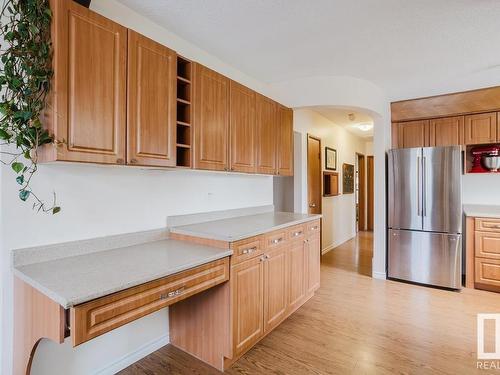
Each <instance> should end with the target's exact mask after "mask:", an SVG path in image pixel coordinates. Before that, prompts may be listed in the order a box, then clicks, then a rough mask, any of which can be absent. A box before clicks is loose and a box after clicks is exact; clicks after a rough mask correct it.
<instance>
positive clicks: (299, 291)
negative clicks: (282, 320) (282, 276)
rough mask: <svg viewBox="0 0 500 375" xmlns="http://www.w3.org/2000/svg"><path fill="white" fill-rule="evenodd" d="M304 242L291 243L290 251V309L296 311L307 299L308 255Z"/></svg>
mask: <svg viewBox="0 0 500 375" xmlns="http://www.w3.org/2000/svg"><path fill="white" fill-rule="evenodd" d="M305 244H306V243H305V242H304V240H296V241H291V242H290V245H289V246H290V248H289V250H288V276H289V278H288V309H289V311H291V310H295V309H296V308H297V307H298V306H300V304H301V303H302V302H303V300H304V297H305V286H306V285H305V271H306V266H305V265H306V253H305V249H306V246H305Z"/></svg>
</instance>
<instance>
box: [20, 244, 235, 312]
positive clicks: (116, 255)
mask: <svg viewBox="0 0 500 375" xmlns="http://www.w3.org/2000/svg"><path fill="white" fill-rule="evenodd" d="M231 254H232V250H229V249H217V248H213V247H208V246H202V245H196V244H193V243H190V242H184V241H175V240H168V239H166V240H161V241H154V242H148V243H144V244H138V245H133V246H128V247H124V248H117V249H112V250H105V251H99V252H92V253H88V254H82V255H76V256H69V257H64V258H60V259H54V260H49V261H45V262H39V263H32V264H26V265H20V266H14V274H15V275H16V276H18V277H19V278H20V279H22V280H23V281H25V282H26V283H28V284H30V285H31V286H33V287H34V288H35V289H37V290H39V291H41V292H42V293H44V294H45V295H47V296H48V297H49V298H51V299H52V300H54V301H56V302H57V303H59V304H60V305H61V306H62V307H64V308H69V307H71V306H74V305H77V304H80V303H83V302H87V301H90V300H92V299H95V298H98V297H102V296H105V295H108V294H111V293H114V292H118V291H120V290H124V289H127V288H130V287H133V286H136V285H139V284H143V283H146V282H149V281H152V280H155V279H159V278H162V277H165V276H169V275H172V274H174V273H177V272H181V271H184V270H187V269H189V268H193V267H196V266H199V265H202V264H205V263H208V262H212V261H214V260H217V259H221V258H224V257H227V256H230V255H231Z"/></svg>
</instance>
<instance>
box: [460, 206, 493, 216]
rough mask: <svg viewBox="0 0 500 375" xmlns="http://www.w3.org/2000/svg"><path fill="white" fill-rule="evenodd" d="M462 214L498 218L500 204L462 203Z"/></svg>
mask: <svg viewBox="0 0 500 375" xmlns="http://www.w3.org/2000/svg"><path fill="white" fill-rule="evenodd" d="M463 209H464V215H465V216H469V217H491V218H500V206H495V205H479V204H464V206H463Z"/></svg>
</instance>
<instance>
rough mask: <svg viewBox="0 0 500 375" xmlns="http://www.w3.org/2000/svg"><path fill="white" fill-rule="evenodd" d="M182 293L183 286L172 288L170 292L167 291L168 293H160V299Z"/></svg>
mask: <svg viewBox="0 0 500 375" xmlns="http://www.w3.org/2000/svg"><path fill="white" fill-rule="evenodd" d="M182 293H184V287H182V288H179V289H177V290H172V291H171V292H168V293H163V294H160V299H167V298H172V297H177V296H180V295H181V294H182Z"/></svg>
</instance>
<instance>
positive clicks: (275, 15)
mask: <svg viewBox="0 0 500 375" xmlns="http://www.w3.org/2000/svg"><path fill="white" fill-rule="evenodd" d="M119 1H120V2H121V3H123V4H124V5H126V6H128V7H130V8H132V9H134V10H135V11H137V12H138V13H140V14H142V15H144V16H146V17H148V18H150V19H151V20H153V21H154V22H156V23H157V24H159V25H161V26H164V27H165V28H167V29H169V30H171V31H173V32H174V33H176V34H178V35H179V36H181V37H183V38H184V39H186V40H188V41H190V42H192V43H194V44H196V45H197V46H199V47H201V48H203V49H205V50H206V51H208V52H209V53H211V54H213V55H215V56H217V57H218V58H220V59H221V60H223V61H225V62H226V63H228V64H230V65H232V66H234V67H236V68H238V69H239V70H241V71H242V72H244V73H246V74H248V75H250V76H253V77H254V78H256V79H258V80H261V81H263V82H268V83H271V82H280V81H287V80H291V79H295V78H299V77H307V76H316V75H347V76H353V77H358V78H363V79H366V80H369V81H372V82H374V83H376V84H377V85H379V86H380V87H381V88H382V89H384V90H386V92H387V93H388V95H389V96H390V97H392V98H402V97H404V96H405V95H410V94H412V93H413V92H415V93H417V92H419V90H420V89H422V90H423V89H424V88H431V87H436V89H437V87H442V88H443V89H444V88H453V87H454V86H453V85H454V82H457V81H463V82H464V84H465V85H467V84H469V83H470V84H478V83H483V82H484V83H485V84H487V83H488V82H489V81H491V80H497V81H498V83H500V1H498V0H418V1H409V0H253V1H250V0H238V1H234V0H182V1H179V0H119ZM495 77H496V78H495ZM422 90H420V91H422Z"/></svg>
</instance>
